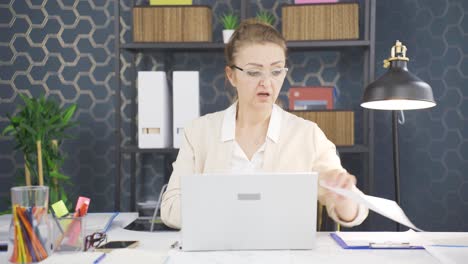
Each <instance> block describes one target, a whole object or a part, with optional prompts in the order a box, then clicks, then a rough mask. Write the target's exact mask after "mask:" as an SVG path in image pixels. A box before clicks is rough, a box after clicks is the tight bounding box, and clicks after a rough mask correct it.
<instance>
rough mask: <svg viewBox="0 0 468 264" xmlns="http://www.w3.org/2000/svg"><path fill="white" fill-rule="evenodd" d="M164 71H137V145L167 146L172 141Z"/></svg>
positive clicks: (142, 146)
mask: <svg viewBox="0 0 468 264" xmlns="http://www.w3.org/2000/svg"><path fill="white" fill-rule="evenodd" d="M169 100H170V98H169V88H168V85H167V78H166V73H165V72H163V71H139V72H138V147H139V148H167V147H170V145H171V143H172V135H171V123H170V122H171V120H170V110H171V109H170V101H169Z"/></svg>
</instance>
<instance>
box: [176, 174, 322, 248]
mask: <svg viewBox="0 0 468 264" xmlns="http://www.w3.org/2000/svg"><path fill="white" fill-rule="evenodd" d="M317 179H318V176H317V173H262V174H199V175H190V176H188V175H187V176H183V177H182V178H181V208H182V209H181V210H182V216H181V217H182V219H181V220H182V231H181V236H182V237H181V247H182V250H184V251H202V250H262V249H312V248H313V247H314V246H315V240H316V221H317Z"/></svg>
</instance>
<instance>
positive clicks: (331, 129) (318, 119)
mask: <svg viewBox="0 0 468 264" xmlns="http://www.w3.org/2000/svg"><path fill="white" fill-rule="evenodd" d="M291 113H292V114H295V115H297V116H299V117H302V118H304V119H307V120H310V121H312V122H315V123H317V125H318V126H319V127H320V129H322V131H323V132H324V133H325V135H326V136H327V138H328V139H329V140H330V141H331V142H333V143H334V144H335V145H337V146H352V145H354V112H353V111H344V110H334V111H291Z"/></svg>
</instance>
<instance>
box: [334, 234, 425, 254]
mask: <svg viewBox="0 0 468 264" xmlns="http://www.w3.org/2000/svg"><path fill="white" fill-rule="evenodd" d="M330 236H331V237H332V238H333V240H335V242H336V243H337V244H338V245H339V246H340V247H341V248H343V249H361V250H362V249H398V250H402V249H416V250H420V249H424V247H423V246H420V245H414V244H411V243H410V242H391V241H389V242H384V243H381V242H378V243H377V242H372V241H366V243H361V244H360V245H348V244H347V243H346V242H345V241H344V240H343V239H342V238H341V237H340V236H339V234H337V233H330Z"/></svg>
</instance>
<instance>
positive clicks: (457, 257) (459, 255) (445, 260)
mask: <svg viewBox="0 0 468 264" xmlns="http://www.w3.org/2000/svg"><path fill="white" fill-rule="evenodd" d="M425 248H426V250H427V252H429V254H431V255H432V256H434V257H435V258H437V259H438V260H439V261H440V263H442V264H459V263H466V262H467V259H468V247H437V246H426V247H425Z"/></svg>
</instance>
